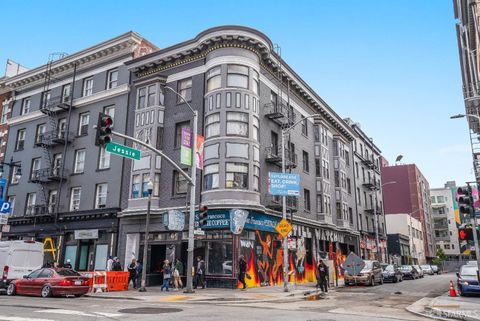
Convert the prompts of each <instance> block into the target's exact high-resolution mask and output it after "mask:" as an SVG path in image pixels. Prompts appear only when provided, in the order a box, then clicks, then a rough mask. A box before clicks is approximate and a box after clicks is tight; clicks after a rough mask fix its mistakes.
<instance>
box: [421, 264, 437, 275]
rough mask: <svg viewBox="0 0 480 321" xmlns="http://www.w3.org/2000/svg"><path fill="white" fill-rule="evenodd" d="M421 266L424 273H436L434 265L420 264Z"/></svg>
mask: <svg viewBox="0 0 480 321" xmlns="http://www.w3.org/2000/svg"><path fill="white" fill-rule="evenodd" d="M420 268H421V269H422V271H423V274H428V275H433V274H434V273H433V269H432V267H431V266H430V265H428V264H424V265H420Z"/></svg>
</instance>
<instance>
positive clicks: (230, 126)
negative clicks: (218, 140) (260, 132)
mask: <svg viewBox="0 0 480 321" xmlns="http://www.w3.org/2000/svg"><path fill="white" fill-rule="evenodd" d="M227 135H233V136H243V137H248V114H246V113H240V112H227Z"/></svg>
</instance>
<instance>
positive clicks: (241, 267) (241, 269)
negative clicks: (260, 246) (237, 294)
mask: <svg viewBox="0 0 480 321" xmlns="http://www.w3.org/2000/svg"><path fill="white" fill-rule="evenodd" d="M246 274H247V262H246V261H245V257H244V256H243V255H240V258H239V260H238V281H240V283H242V284H243V289H242V290H245V289H246V288H247V283H246V282H245V276H246Z"/></svg>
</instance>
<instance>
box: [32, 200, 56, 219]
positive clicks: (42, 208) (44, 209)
mask: <svg viewBox="0 0 480 321" xmlns="http://www.w3.org/2000/svg"><path fill="white" fill-rule="evenodd" d="M54 213H55V204H54V203H52V204H48V205H47V204H43V205H28V206H27V207H26V208H25V216H39V215H52V214H54Z"/></svg>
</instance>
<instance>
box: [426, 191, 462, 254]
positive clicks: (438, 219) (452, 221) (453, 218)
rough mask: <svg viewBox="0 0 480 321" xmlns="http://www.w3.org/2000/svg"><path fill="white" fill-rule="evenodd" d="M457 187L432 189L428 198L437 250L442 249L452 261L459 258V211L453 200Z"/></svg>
mask: <svg viewBox="0 0 480 321" xmlns="http://www.w3.org/2000/svg"><path fill="white" fill-rule="evenodd" d="M456 192H457V187H455V182H453V186H451V184H450V185H448V184H445V187H444V188H432V189H431V190H430V197H431V203H432V216H433V225H434V226H433V227H434V231H435V243H436V246H437V249H443V251H444V252H445V254H446V255H447V256H448V257H449V258H450V259H452V260H458V259H459V258H460V254H461V253H460V244H459V239H458V226H459V225H460V224H459V223H460V222H459V219H460V216H459V211H458V203H457V201H456V199H455V193H456Z"/></svg>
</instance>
